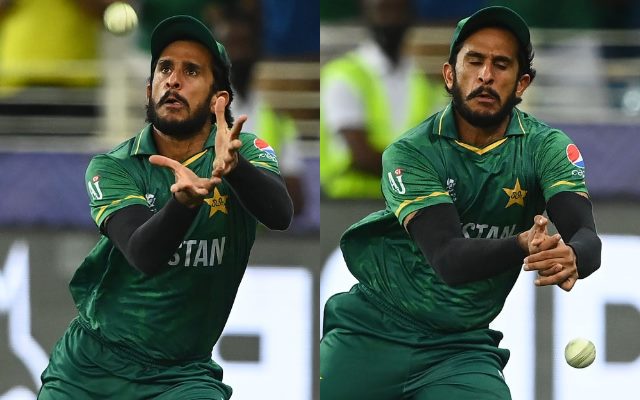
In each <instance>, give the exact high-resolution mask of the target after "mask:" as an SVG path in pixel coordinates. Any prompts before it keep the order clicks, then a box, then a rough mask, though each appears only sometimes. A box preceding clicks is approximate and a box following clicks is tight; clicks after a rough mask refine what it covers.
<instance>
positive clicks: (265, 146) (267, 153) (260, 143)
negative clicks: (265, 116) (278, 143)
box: [253, 138, 276, 161]
mask: <svg viewBox="0 0 640 400" xmlns="http://www.w3.org/2000/svg"><path fill="white" fill-rule="evenodd" d="M253 145H254V146H256V148H257V149H258V150H260V151H262V154H260V156H259V157H266V158H268V159H270V160H274V161H275V160H276V152H275V151H274V150H273V147H271V146H269V143H267V142H265V141H264V140H262V139H260V138H255V139H254V140H253Z"/></svg>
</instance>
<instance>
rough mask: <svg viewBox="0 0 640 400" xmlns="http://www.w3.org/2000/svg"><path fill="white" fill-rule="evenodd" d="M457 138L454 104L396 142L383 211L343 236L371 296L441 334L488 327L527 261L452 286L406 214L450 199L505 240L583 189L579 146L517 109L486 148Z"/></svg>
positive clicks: (467, 217)
mask: <svg viewBox="0 0 640 400" xmlns="http://www.w3.org/2000/svg"><path fill="white" fill-rule="evenodd" d="M457 139H458V134H457V131H456V124H455V121H454V115H453V111H452V109H451V105H450V106H449V107H447V108H446V109H444V110H443V111H441V112H439V113H437V114H435V115H434V116H432V117H431V118H429V119H427V120H426V121H424V122H423V123H421V124H420V125H418V126H417V127H415V128H413V129H412V130H410V131H409V132H408V133H407V134H406V135H405V136H403V137H402V138H401V139H399V140H398V141H396V142H395V143H393V144H392V145H390V146H389V147H388V148H387V149H386V150H385V152H384V153H383V157H382V164H383V175H382V191H383V193H384V196H385V200H386V209H385V210H382V211H379V212H376V213H373V214H371V215H369V216H367V217H366V218H364V219H363V220H361V221H360V222H358V223H356V224H355V225H353V226H352V227H350V228H349V229H348V230H347V231H346V232H345V234H344V235H343V237H342V240H341V247H342V251H343V254H344V257H345V260H346V262H347V265H348V266H349V269H350V271H351V272H352V273H353V274H354V276H355V277H356V278H357V279H358V280H359V281H360V282H361V284H362V285H364V286H365V289H369V290H366V292H367V293H369V294H370V295H371V296H372V297H373V298H374V299H375V300H379V301H381V302H382V303H384V304H386V305H389V306H391V307H392V309H393V310H397V311H398V312H400V313H401V314H404V315H405V316H407V317H409V318H411V319H412V320H413V321H415V322H416V323H418V324H421V325H422V326H424V327H426V328H427V329H430V330H434V331H439V332H455V331H461V330H469V329H477V328H484V327H487V326H488V325H489V323H490V322H491V321H492V320H493V319H494V318H495V317H496V316H497V315H498V313H499V312H500V310H501V309H502V307H503V305H504V302H505V299H506V297H507V295H508V294H509V292H510V291H511V289H512V287H513V285H514V283H515V281H516V279H517V277H518V274H519V272H520V267H521V265H514V266H513V268H512V269H511V270H509V271H507V272H504V273H502V274H500V275H497V276H494V277H492V278H490V279H485V280H481V281H476V282H472V283H468V284H464V285H460V286H456V287H450V286H448V285H446V284H445V283H444V282H443V281H442V280H441V279H440V277H439V276H438V275H437V274H436V273H435V271H434V270H433V268H432V267H431V265H429V262H428V260H426V259H425V257H424V256H423V254H422V252H421V251H420V249H419V248H418V247H417V246H416V245H415V243H414V242H413V240H412V239H411V238H410V237H409V235H408V233H407V232H406V230H405V229H404V227H403V221H404V219H405V218H406V217H407V216H408V215H409V214H411V213H412V212H414V211H417V210H419V209H421V208H424V207H429V206H432V205H435V204H440V203H452V204H453V205H454V206H455V208H456V209H457V211H458V214H459V216H460V220H461V229H462V234H463V235H464V236H465V237H467V238H495V239H498V238H505V237H510V236H512V235H515V234H517V233H519V232H522V231H524V230H526V229H529V228H530V227H531V225H533V217H534V216H535V215H536V214H540V213H542V212H543V210H544V207H545V202H546V200H548V199H549V198H550V197H552V196H553V195H554V194H556V193H558V192H561V191H573V192H586V186H585V181H584V177H585V173H584V171H585V170H584V161H583V159H582V156H581V155H580V152H579V151H578V148H577V147H576V146H575V144H573V143H572V142H571V140H570V139H569V138H568V137H567V135H565V134H564V133H563V132H561V131H559V130H557V129H553V128H550V127H549V126H547V125H545V124H544V123H542V122H540V121H538V120H536V119H535V118H533V117H531V116H529V115H527V114H525V113H523V112H522V111H520V110H518V109H514V110H513V112H512V114H511V120H510V123H509V126H508V128H507V130H506V134H505V136H504V138H502V139H501V140H499V141H497V142H495V143H493V144H491V145H489V146H487V147H484V148H476V147H474V146H470V145H468V144H465V143H462V142H460V141H459V140H457Z"/></svg>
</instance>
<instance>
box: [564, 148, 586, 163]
mask: <svg viewBox="0 0 640 400" xmlns="http://www.w3.org/2000/svg"><path fill="white" fill-rule="evenodd" d="M567 158H568V159H569V161H571V164H573V165H575V166H576V167H578V168H584V160H583V159H582V154H581V153H580V150H578V146H576V145H575V144H573V143H569V144H568V145H567Z"/></svg>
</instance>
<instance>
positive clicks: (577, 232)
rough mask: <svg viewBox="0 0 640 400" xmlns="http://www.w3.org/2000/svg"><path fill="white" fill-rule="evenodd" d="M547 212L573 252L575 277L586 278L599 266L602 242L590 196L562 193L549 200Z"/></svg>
mask: <svg viewBox="0 0 640 400" xmlns="http://www.w3.org/2000/svg"><path fill="white" fill-rule="evenodd" d="M547 213H548V214H549V218H550V219H551V221H553V223H554V225H555V226H556V228H557V229H558V233H560V235H561V236H562V238H563V240H564V241H565V243H566V244H567V245H568V246H570V247H571V248H572V249H573V252H574V254H575V255H576V266H577V268H578V277H579V278H586V277H587V276H589V275H591V274H592V273H593V272H595V271H596V270H597V269H598V268H600V263H601V251H602V243H601V241H600V238H599V237H598V234H597V232H596V225H595V221H594V218H593V210H592V207H591V202H590V201H589V199H587V198H586V197H583V196H581V195H579V194H576V193H571V192H561V193H558V194H556V195H555V196H553V197H552V198H551V199H549V202H548V203H547Z"/></svg>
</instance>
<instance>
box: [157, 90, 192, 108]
mask: <svg viewBox="0 0 640 400" xmlns="http://www.w3.org/2000/svg"><path fill="white" fill-rule="evenodd" d="M169 97H173V98H174V99H176V100H177V101H179V102H180V103H182V104H184V105H185V106H188V105H189V103H187V99H185V98H184V97H182V96H180V95H179V94H178V93H173V92H170V91H169V92H167V93H165V94H164V95H163V96H162V97H161V98H160V101H159V102H158V105H159V106H161V105H163V104H164V103H166V102H167V99H168V98H169Z"/></svg>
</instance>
